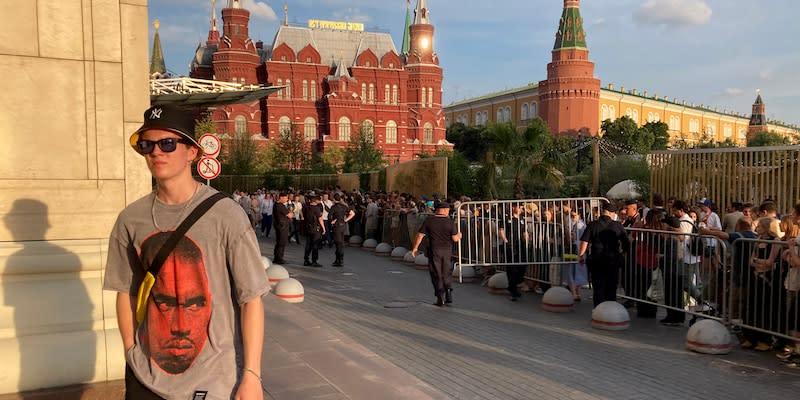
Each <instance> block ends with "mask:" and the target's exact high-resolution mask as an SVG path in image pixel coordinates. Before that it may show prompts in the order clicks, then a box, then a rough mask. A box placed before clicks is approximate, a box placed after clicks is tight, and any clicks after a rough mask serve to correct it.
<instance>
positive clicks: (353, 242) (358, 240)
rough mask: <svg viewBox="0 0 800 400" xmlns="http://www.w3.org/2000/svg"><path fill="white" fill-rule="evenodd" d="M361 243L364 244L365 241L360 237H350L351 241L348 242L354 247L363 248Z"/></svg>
mask: <svg viewBox="0 0 800 400" xmlns="http://www.w3.org/2000/svg"><path fill="white" fill-rule="evenodd" d="M361 243H364V239H362V238H361V236H358V235H353V236H350V240H348V241H347V244H348V245H349V246H353V247H361Z"/></svg>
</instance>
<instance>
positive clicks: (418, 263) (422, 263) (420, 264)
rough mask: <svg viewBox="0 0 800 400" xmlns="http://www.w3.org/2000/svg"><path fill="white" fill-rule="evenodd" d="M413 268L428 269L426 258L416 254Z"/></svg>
mask: <svg viewBox="0 0 800 400" xmlns="http://www.w3.org/2000/svg"><path fill="white" fill-rule="evenodd" d="M414 268H416V269H428V257H425V254H417V257H416V258H414Z"/></svg>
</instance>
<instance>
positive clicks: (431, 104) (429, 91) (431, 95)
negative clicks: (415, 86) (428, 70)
mask: <svg viewBox="0 0 800 400" xmlns="http://www.w3.org/2000/svg"><path fill="white" fill-rule="evenodd" d="M428 107H433V88H431V87H429V88H428Z"/></svg>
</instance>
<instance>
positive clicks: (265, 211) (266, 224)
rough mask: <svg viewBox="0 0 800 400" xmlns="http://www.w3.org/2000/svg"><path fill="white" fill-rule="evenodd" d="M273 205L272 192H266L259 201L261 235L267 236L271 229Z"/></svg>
mask: <svg viewBox="0 0 800 400" xmlns="http://www.w3.org/2000/svg"><path fill="white" fill-rule="evenodd" d="M274 205H275V200H273V199H272V193H266V194H265V195H264V197H263V198H262V199H261V201H260V202H259V208H260V212H261V236H263V237H265V238H268V237H269V233H270V231H272V207H273V206H274Z"/></svg>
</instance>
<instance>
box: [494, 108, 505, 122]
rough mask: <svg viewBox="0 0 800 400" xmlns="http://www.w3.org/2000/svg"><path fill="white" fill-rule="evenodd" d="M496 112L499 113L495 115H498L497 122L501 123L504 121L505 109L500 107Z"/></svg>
mask: <svg viewBox="0 0 800 400" xmlns="http://www.w3.org/2000/svg"><path fill="white" fill-rule="evenodd" d="M496 114H497V115H496V116H495V117H496V118H495V120H496V122H497V123H498V124H501V123H503V109H502V108H498V109H497V112H496Z"/></svg>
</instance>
